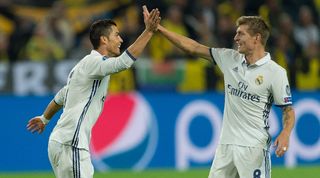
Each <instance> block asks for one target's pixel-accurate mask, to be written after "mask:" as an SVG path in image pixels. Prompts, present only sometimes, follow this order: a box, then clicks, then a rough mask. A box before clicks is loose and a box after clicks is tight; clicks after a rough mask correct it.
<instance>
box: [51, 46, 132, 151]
mask: <svg viewBox="0 0 320 178" xmlns="http://www.w3.org/2000/svg"><path fill="white" fill-rule="evenodd" d="M134 61H135V58H134V57H133V56H132V55H131V54H130V53H129V52H128V51H125V52H124V53H122V54H121V55H120V56H119V57H111V58H107V57H105V56H102V55H101V54H100V53H98V52H97V51H95V50H92V51H91V53H90V54H89V55H87V56H85V57H84V58H83V59H82V60H81V61H80V62H79V63H78V64H77V65H76V66H75V67H74V68H73V69H72V70H71V72H70V73H69V76H68V81H67V85H66V86H65V87H63V88H62V89H61V90H60V91H59V92H58V93H57V94H56V96H55V98H54V101H55V102H56V103H57V104H59V105H63V107H64V108H63V113H62V114H61V116H60V119H59V120H58V123H57V125H56V126H55V128H54V129H53V131H52V133H51V135H50V140H55V141H57V142H59V143H62V144H66V145H71V146H73V147H77V148H82V149H86V150H89V144H90V137H91V129H92V127H93V125H94V124H95V122H96V121H97V119H98V117H99V115H100V113H101V111H102V108H103V105H104V100H105V97H106V94H107V90H108V85H109V79H110V74H113V73H116V72H119V71H122V70H125V69H127V68H129V67H131V66H132V64H133V63H134Z"/></svg>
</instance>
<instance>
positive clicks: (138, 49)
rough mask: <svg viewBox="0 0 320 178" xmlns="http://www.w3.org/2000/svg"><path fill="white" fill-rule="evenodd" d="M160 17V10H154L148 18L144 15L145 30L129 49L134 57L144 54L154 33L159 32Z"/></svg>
mask: <svg viewBox="0 0 320 178" xmlns="http://www.w3.org/2000/svg"><path fill="white" fill-rule="evenodd" d="M144 13H145V12H144ZM159 15H160V12H159V10H158V9H153V10H152V11H151V12H150V15H148V17H146V16H145V15H144V16H145V18H144V23H145V30H144V31H143V32H142V33H141V35H140V36H139V37H138V38H137V39H136V41H135V42H134V43H133V44H132V45H131V46H129V48H128V49H127V50H128V51H129V53H130V54H131V55H132V56H133V57H135V58H136V57H138V56H139V55H140V54H141V53H142V51H143V49H144V48H145V47H146V45H147V43H148V42H149V40H150V39H151V37H152V35H153V33H154V32H155V31H157V28H158V24H159V23H160V20H161V18H160V17H159Z"/></svg>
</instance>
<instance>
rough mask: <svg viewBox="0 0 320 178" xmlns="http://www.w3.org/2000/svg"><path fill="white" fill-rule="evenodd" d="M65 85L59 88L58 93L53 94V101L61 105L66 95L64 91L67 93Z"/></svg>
mask: <svg viewBox="0 0 320 178" xmlns="http://www.w3.org/2000/svg"><path fill="white" fill-rule="evenodd" d="M67 88H68V87H67V85H66V86H64V87H63V88H61V89H60V90H59V91H58V93H57V94H56V95H55V96H54V99H53V101H54V102H55V103H56V104H58V105H60V106H63V105H64V101H65V97H66V93H67Z"/></svg>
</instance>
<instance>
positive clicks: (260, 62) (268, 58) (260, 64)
mask: <svg viewBox="0 0 320 178" xmlns="http://www.w3.org/2000/svg"><path fill="white" fill-rule="evenodd" d="M265 54H266V55H265V56H264V57H263V58H261V59H259V60H258V61H257V62H256V63H254V64H252V65H251V66H262V65H263V64H265V63H267V62H268V61H269V60H271V57H270V53H268V52H266V53H265ZM242 64H247V61H246V59H245V56H244V55H243V57H242Z"/></svg>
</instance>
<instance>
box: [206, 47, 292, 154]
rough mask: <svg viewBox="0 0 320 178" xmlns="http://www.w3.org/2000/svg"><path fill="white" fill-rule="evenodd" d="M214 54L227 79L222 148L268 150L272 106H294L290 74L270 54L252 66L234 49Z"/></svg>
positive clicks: (213, 56) (220, 50) (212, 50)
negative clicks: (236, 146) (234, 147)
mask: <svg viewBox="0 0 320 178" xmlns="http://www.w3.org/2000/svg"><path fill="white" fill-rule="evenodd" d="M210 54H211V56H212V58H213V60H214V62H215V63H216V64H217V65H218V66H219V68H220V69H221V71H222V73H223V75H224V87H225V105H224V116H223V124H222V130H221V135H220V144H235V145H240V146H249V147H258V148H263V149H268V148H269V146H270V143H271V137H270V134H269V133H268V129H269V124H268V117H269V112H270V109H271V105H272V103H273V102H274V103H275V105H278V106H284V105H291V104H292V101H291V92H290V87H289V83H288V78H287V74H286V71H285V70H284V69H283V68H282V67H281V66H279V65H278V64H276V63H275V62H274V61H272V60H271V57H270V54H269V53H266V55H265V56H264V57H263V58H261V59H259V60H258V61H257V62H256V63H255V64H251V65H248V64H247V63H246V60H245V57H244V55H243V54H241V53H239V52H238V51H236V50H233V49H225V48H211V49H210Z"/></svg>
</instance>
